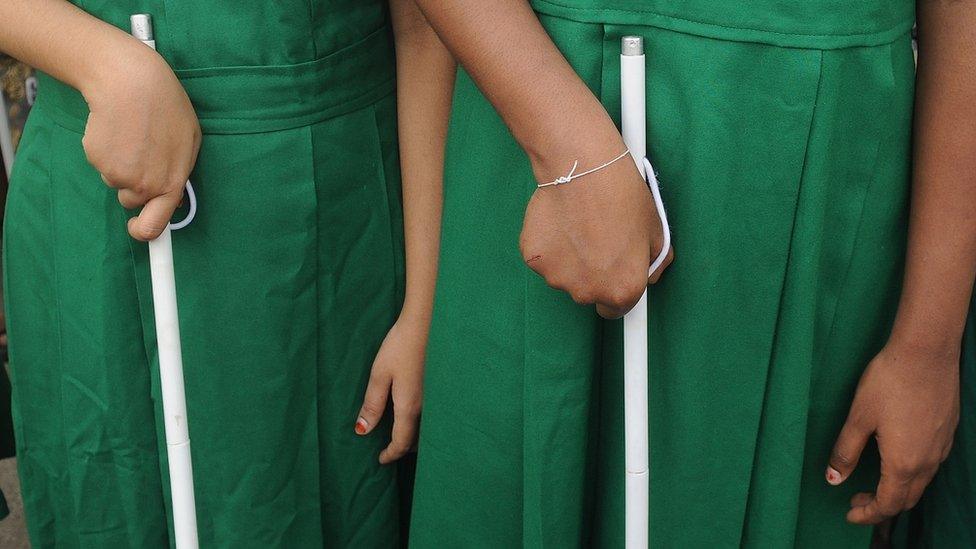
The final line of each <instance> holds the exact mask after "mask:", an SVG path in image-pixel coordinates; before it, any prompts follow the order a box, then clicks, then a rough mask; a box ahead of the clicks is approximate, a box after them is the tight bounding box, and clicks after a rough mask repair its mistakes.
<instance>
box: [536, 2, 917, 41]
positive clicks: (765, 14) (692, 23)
mask: <svg viewBox="0 0 976 549" xmlns="http://www.w3.org/2000/svg"><path fill="white" fill-rule="evenodd" d="M532 6H533V7H534V8H535V10H536V11H538V12H540V13H544V14H547V15H554V16H557V17H562V18H565V19H571V20H574V21H580V22H587V23H607V24H616V25H646V26H651V27H658V28H663V29H668V30H673V31H676V32H681V33H686V34H694V35H698V36H704V37H708V38H716V39H719V40H730V41H735V42H757V43H763V44H770V45H773V46H781V47H790V48H811V49H822V50H829V49H840V48H850V47H859V46H878V45H881V44H888V43H890V42H892V41H894V40H895V39H897V38H898V37H900V36H902V35H904V34H905V33H906V32H908V31H909V30H911V28H912V25H913V24H914V22H915V2H914V0H856V1H852V0H750V1H748V2H736V1H731V0H532Z"/></svg>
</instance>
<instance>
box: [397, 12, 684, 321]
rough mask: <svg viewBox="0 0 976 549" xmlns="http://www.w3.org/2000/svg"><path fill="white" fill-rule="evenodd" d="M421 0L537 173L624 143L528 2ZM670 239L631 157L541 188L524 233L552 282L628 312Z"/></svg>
mask: <svg viewBox="0 0 976 549" xmlns="http://www.w3.org/2000/svg"><path fill="white" fill-rule="evenodd" d="M416 2H417V4H418V5H419V6H420V9H421V10H422V11H423V13H424V15H426V17H427V20H428V21H429V22H430V25H431V26H432V27H433V28H434V30H435V31H436V32H437V34H438V35H439V36H440V38H441V40H442V41H443V43H444V45H445V46H447V48H448V49H449V50H450V51H451V53H452V54H453V55H454V57H455V58H456V59H457V60H458V62H459V63H460V64H461V65H463V66H464V68H465V70H466V71H467V72H468V73H469V74H470V75H471V77H472V78H473V79H474V81H475V82H476V83H477V85H478V87H479V88H480V89H481V91H482V92H483V93H484V94H485V97H487V98H488V100H489V101H490V102H491V104H492V105H493V106H494V107H495V109H496V110H497V111H498V113H499V114H500V115H501V117H502V119H503V120H504V121H505V124H506V125H507V126H508V128H509V129H510V130H511V132H512V135H513V136H514V137H515V139H516V140H517V141H518V143H519V145H521V146H522V148H523V149H524V150H525V152H526V153H527V154H528V156H529V159H530V161H531V162H532V168H533V170H534V173H535V177H536V180H537V181H538V182H539V183H548V182H550V181H552V180H554V179H556V178H557V177H559V176H563V175H566V174H567V172H569V170H570V168H571V167H572V166H573V162H574V161H579V166H580V170H579V171H585V170H588V169H590V168H592V167H595V166H599V165H601V164H603V163H605V162H607V161H609V160H611V159H613V158H616V157H617V155H619V154H620V153H621V152H623V151H624V150H626V147H625V146H624V143H623V139H622V138H621V136H620V132H618V131H617V128H616V127H615V126H614V124H613V121H612V120H611V119H610V116H609V115H608V114H607V112H606V111H605V110H604V109H603V106H602V105H601V104H600V102H599V100H597V98H596V97H595V96H594V95H593V93H591V92H590V90H589V89H588V88H587V87H586V85H585V84H584V83H583V82H582V81H581V80H580V79H579V77H578V76H577V75H576V73H575V72H573V69H572V67H570V66H569V63H567V61H566V59H565V58H564V57H563V56H562V54H561V53H560V52H559V50H558V49H557V48H556V46H555V45H554V44H553V43H552V41H551V40H550V39H549V36H548V35H547V34H546V32H545V30H544V29H543V28H542V25H541V24H540V23H539V21H538V19H537V18H536V17H535V14H534V13H533V12H532V10H531V8H530V7H529V5H528V3H527V2H524V1H521V0H500V1H498V2H494V3H492V8H491V9H490V10H486V9H484V3H483V2H480V1H479V0H457V1H454V2H443V1H440V0H416ZM662 245H663V234H662V232H661V223H660V220H659V219H658V216H657V211H656V210H655V209H654V204H653V199H652V197H651V194H650V191H649V190H648V188H647V185H646V184H645V183H644V181H643V180H642V178H641V176H640V173H639V172H638V171H637V168H636V167H635V166H634V164H633V163H632V162H629V161H628V162H625V161H621V162H617V163H615V164H613V166H611V167H609V168H607V169H604V170H601V171H599V172H596V173H594V174H592V175H588V176H586V177H584V178H581V179H578V180H576V181H573V182H572V183H570V184H567V185H559V186H556V187H546V188H543V189H538V190H536V192H535V194H534V195H533V196H532V199H531V200H530V202H529V206H528V208H527V209H526V212H525V219H524V223H523V228H522V236H521V239H520V248H521V251H522V256H523V258H524V259H525V262H526V264H527V265H528V266H529V267H530V268H531V269H532V270H534V271H535V272H536V273H538V274H539V275H540V276H542V277H543V278H544V279H545V280H546V283H547V284H549V285H550V286H552V287H553V288H556V289H559V290H563V291H566V292H567V293H569V294H570V295H571V296H572V297H573V299H575V300H576V301H577V302H578V303H581V304H595V305H596V309H597V312H599V313H600V314H601V315H602V316H604V317H607V318H616V317H620V316H622V315H624V314H625V313H626V312H627V311H629V310H630V309H631V308H632V307H633V306H634V305H635V304H636V303H637V301H638V300H639V299H640V297H641V295H643V293H644V290H645V288H646V286H647V284H648V283H649V282H651V283H653V282H655V281H656V280H657V277H658V276H659V273H655V276H654V277H652V278H651V279H648V276H647V275H648V273H647V270H648V267H649V266H650V263H651V260H652V258H653V257H656V256H657V254H658V253H659V252H660V250H661V248H662ZM672 258H673V255H669V257H668V261H667V262H666V263H665V267H666V266H667V265H668V264H670V262H671V259H672ZM659 271H663V269H660V270H659Z"/></svg>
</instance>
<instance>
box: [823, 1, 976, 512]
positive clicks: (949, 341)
mask: <svg viewBox="0 0 976 549" xmlns="http://www.w3.org/2000/svg"><path fill="white" fill-rule="evenodd" d="M918 23H919V33H918V35H919V56H918V76H917V96H916V101H915V135H914V137H915V140H914V142H915V151H914V174H913V186H912V206H911V216H910V224H909V239H908V255H907V261H906V272H905V280H904V287H903V289H902V295H901V300H900V303H899V306H898V315H897V317H896V320H895V325H894V327H893V330H892V334H891V337H890V338H889V340H888V344H887V345H886V346H885V348H884V349H883V350H882V351H881V353H879V354H878V356H877V357H875V359H874V360H873V361H872V362H871V364H870V365H869V366H868V368H867V370H866V371H865V373H864V375H863V376H862V378H861V382H860V384H859V386H858V391H857V395H856V396H855V399H854V403H853V404H852V406H851V412H850V415H849V417H848V419H847V423H846V424H845V425H844V428H843V430H842V431H841V434H840V437H839V438H838V440H837V445H836V447H835V449H834V452H833V455H832V456H831V459H830V468H829V469H828V470H827V480H828V482H830V483H831V484H839V483H841V482H843V481H844V480H846V478H847V476H848V475H849V474H850V472H851V471H852V470H853V469H854V467H855V466H856V465H857V460H858V458H859V456H860V454H861V451H862V450H863V448H864V445H865V443H866V441H867V439H868V438H869V437H870V436H872V435H874V436H876V437H877V440H878V448H879V451H880V452H881V458H882V459H881V461H882V466H881V481H880V483H879V485H878V488H877V491H876V492H875V493H864V494H858V495H856V496H855V497H854V499H853V500H852V501H851V510H850V511H849V513H848V515H847V516H848V520H850V521H852V522H856V523H862V524H874V523H877V522H880V521H881V520H884V519H885V518H887V517H890V516H894V515H895V514H897V513H899V512H900V511H902V510H904V509H908V508H911V507H913V506H914V505H915V504H916V503H917V502H918V500H919V498H920V497H921V495H922V492H923V490H924V489H925V486H927V485H928V483H929V482H930V481H931V479H932V477H933V476H934V475H935V473H936V471H937V470H938V467H939V464H940V463H941V462H942V461H943V460H944V459H945V458H946V456H947V455H948V453H949V450H950V448H951V446H952V439H953V434H954V432H955V428H956V425H957V423H958V419H959V355H960V345H961V339H962V332H963V327H964V325H965V322H966V314H967V312H968V310H969V299H970V294H971V292H972V287H973V279H974V277H976V1H973V0H956V1H952V0H921V1H920V2H919V5H918Z"/></svg>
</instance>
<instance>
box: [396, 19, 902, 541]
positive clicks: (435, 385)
mask: <svg viewBox="0 0 976 549" xmlns="http://www.w3.org/2000/svg"><path fill="white" fill-rule="evenodd" d="M533 5H534V7H535V9H536V11H537V12H538V14H539V17H540V19H541V20H542V22H543V25H544V26H545V28H546V29H547V30H548V32H549V34H550V35H551V37H552V39H553V40H554V41H555V43H556V45H557V46H558V47H559V48H560V50H561V51H562V52H563V53H564V55H565V56H566V57H567V59H568V60H569V62H570V63H571V64H572V66H573V67H574V68H575V70H576V71H577V73H578V74H579V75H580V77H581V78H582V79H583V80H584V81H585V82H586V83H587V84H588V85H589V86H590V88H591V89H592V90H593V91H594V92H595V93H596V94H597V95H598V97H600V98H601V99H602V101H603V103H604V105H605V106H606V108H607V110H608V112H610V113H611V114H612V115H614V116H617V115H618V113H619V110H620V104H619V94H620V89H619V88H620V85H619V79H620V74H619V54H620V38H621V37H622V36H624V35H630V34H637V35H641V36H643V37H644V39H645V47H646V51H647V85H648V87H647V90H648V91H647V93H648V95H647V121H648V150H649V151H650V154H651V157H652V158H651V159H652V161H653V162H654V164H655V166H656V168H657V169H658V171H659V176H660V180H661V182H662V192H663V194H664V198H665V203H666V204H667V206H668V208H669V219H670V220H671V223H672V230H673V234H674V244H675V247H676V250H677V259H676V261H675V263H674V265H673V266H672V267H671V268H670V270H669V271H668V272H667V273H666V274H665V276H664V279H663V281H662V282H661V283H660V284H658V285H656V286H654V287H652V288H651V290H650V296H649V304H650V305H649V307H650V319H649V326H648V336H649V338H650V362H649V364H648V368H649V390H650V444H651V453H650V468H651V471H650V475H651V478H650V490H651V495H650V536H651V545H652V546H653V547H734V546H739V545H742V546H746V547H757V548H769V547H792V546H796V547H815V548H822V547H828V546H829V547H867V545H868V543H869V539H870V536H871V530H870V528H868V527H862V526H853V525H850V524H848V523H847V522H846V521H845V520H844V515H845V513H846V511H847V509H848V508H849V498H850V497H851V495H852V494H854V493H855V492H857V491H861V490H867V489H869V488H870V487H871V486H872V485H874V483H876V481H877V455H876V451H874V450H869V451H867V452H866V453H865V457H864V459H863V461H862V465H861V466H860V467H859V468H858V470H857V472H856V473H855V474H854V476H853V477H852V478H851V480H850V481H849V482H847V483H845V485H844V486H842V487H837V488H832V487H829V486H828V485H827V484H826V482H825V481H824V468H825V466H826V463H827V458H828V455H829V453H830V449H831V447H832V445H833V442H834V439H835V437H836V435H837V433H838V431H839V429H840V427H841V425H842V424H843V421H844V418H845V416H846V414H847V411H848V408H849V405H850V401H851V397H852V395H853V392H854V389H855V386H856V384H857V381H858V378H859V375H860V373H861V371H862V369H863V368H864V366H865V365H866V364H867V362H868V361H869V360H870V359H871V358H872V357H873V356H874V354H875V353H876V352H877V351H878V350H879V349H880V348H881V347H882V345H883V344H884V342H885V339H886V335H887V332H888V330H889V325H890V321H891V319H892V316H893V313H894V309H895V306H896V300H897V296H898V293H899V285H900V278H901V269H902V261H903V255H904V239H905V225H906V210H907V195H908V186H909V157H910V154H909V150H910V133H911V131H910V130H911V117H912V112H911V111H912V101H913V93H914V92H913V81H914V66H913V59H912V49H911V40H910V35H909V33H910V30H911V27H912V22H913V19H914V6H913V2H912V1H911V0H894V1H892V0H861V1H858V2H837V1H834V0H816V1H799V0H786V1H783V0H757V1H752V2H729V1H727V0H683V1H680V2H676V1H673V0H535V1H534V2H533ZM444 183H445V188H444V201H445V202H444V218H443V229H442V230H443V234H442V238H443V240H442V242H443V247H442V255H441V265H440V272H439V280H438V287H437V295H436V299H435V306H434V320H433V325H432V329H431V336H430V347H429V350H428V364H427V377H426V386H425V401H424V406H425V408H424V414H423V420H422V426H421V438H420V447H419V459H418V466H417V479H416V483H417V484H416V491H415V494H414V498H415V504H414V510H413V520H412V524H411V543H412V545H413V547H416V548H418V549H425V548H436V547H465V548H474V547H486V548H494V547H532V548H535V547H560V548H562V547H580V546H586V547H607V548H613V547H621V546H622V543H623V513H624V509H623V503H624V498H623V493H624V490H623V478H624V469H623V464H624V456H623V447H624V441H623V404H622V389H623V380H622V363H621V355H622V341H621V322H619V321H616V322H605V321H602V320H600V319H599V318H598V317H597V316H596V315H595V313H594V311H593V309H592V308H591V307H582V306H578V305H576V304H575V303H574V302H573V301H572V299H570V297H569V296H567V295H564V294H563V293H560V292H558V291H554V290H552V289H549V288H548V287H547V286H546V285H545V284H544V282H543V280H542V279H541V278H540V277H538V276H536V275H535V274H534V273H532V272H531V271H530V270H529V269H528V268H527V267H525V265H523V262H522V259H521V256H520V254H519V251H518V235H519V231H520V228H521V223H522V218H523V214H524V211H525V206H526V204H527V202H528V200H529V197H530V196H531V195H532V193H533V191H534V190H535V181H534V179H533V176H532V172H531V170H530V166H529V162H528V160H527V158H526V156H525V154H524V153H523V152H522V151H521V150H520V149H519V147H518V146H517V144H516V142H515V141H514V140H513V138H512V137H511V136H510V134H509V132H508V130H507V129H506V128H505V126H504V125H503V123H502V121H501V119H500V118H499V117H498V115H497V114H496V113H495V111H494V110H493V109H492V107H491V105H490V104H489V103H488V101H487V100H486V99H485V98H484V97H483V96H482V94H481V93H480V92H479V91H478V89H477V88H476V86H475V85H474V83H473V82H472V80H471V79H470V77H469V76H467V75H465V74H463V73H462V74H460V75H459V77H458V80H457V88H456V91H455V96H454V112H453V115H452V121H451V126H450V132H449V138H448V145H447V159H446V173H445V182H444ZM574 184H578V185H585V184H586V181H585V179H584V180H580V181H579V182H576V183H574Z"/></svg>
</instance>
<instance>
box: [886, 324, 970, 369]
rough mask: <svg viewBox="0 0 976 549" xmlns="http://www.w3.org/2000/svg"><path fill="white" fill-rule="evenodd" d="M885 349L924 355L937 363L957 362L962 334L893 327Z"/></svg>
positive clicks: (899, 352) (960, 349) (960, 350)
mask: <svg viewBox="0 0 976 549" xmlns="http://www.w3.org/2000/svg"><path fill="white" fill-rule="evenodd" d="M885 348H886V349H889V350H891V351H894V352H895V353H898V354H908V355H914V356H926V357H929V358H930V359H933V360H935V361H936V362H939V363H946V364H958V362H959V357H960V354H961V352H962V334H961V333H960V334H959V335H958V336H955V335H953V334H948V333H941V334H936V333H932V332H931V331H921V330H908V329H897V328H896V329H895V330H893V331H892V333H891V336H890V337H889V338H888V343H887V344H886V345H885Z"/></svg>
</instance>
